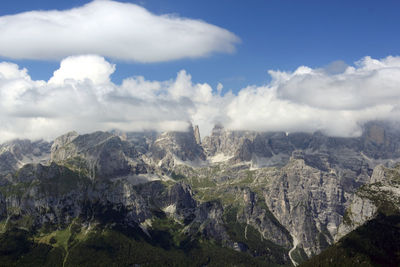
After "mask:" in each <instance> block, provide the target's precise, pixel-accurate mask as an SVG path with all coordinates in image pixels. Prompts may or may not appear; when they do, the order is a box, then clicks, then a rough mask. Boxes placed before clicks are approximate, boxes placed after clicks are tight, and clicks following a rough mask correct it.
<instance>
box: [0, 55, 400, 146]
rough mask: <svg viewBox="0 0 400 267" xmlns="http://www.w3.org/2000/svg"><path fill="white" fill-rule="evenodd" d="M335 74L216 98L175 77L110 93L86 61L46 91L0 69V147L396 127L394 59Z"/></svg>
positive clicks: (290, 75) (349, 132) (91, 60)
mask: <svg viewBox="0 0 400 267" xmlns="http://www.w3.org/2000/svg"><path fill="white" fill-rule="evenodd" d="M328 67H329V68H330V66H328ZM339 69H341V72H338V69H337V68H335V70H334V71H332V70H327V69H325V68H320V69H312V68H309V67H306V66H301V67H299V68H298V69H296V70H295V71H293V72H278V71H270V74H271V76H272V81H271V83H269V84H267V85H264V86H249V87H247V88H243V89H242V90H240V91H239V92H238V93H237V94H233V93H232V92H228V93H226V94H224V95H221V94H220V91H221V89H222V86H223V85H222V84H218V85H217V88H215V89H214V90H213V89H212V87H211V86H210V85H209V84H207V83H193V82H192V78H191V76H190V75H189V74H188V73H186V71H184V70H182V71H180V72H179V73H178V74H177V77H176V78H175V79H171V80H167V81H149V80H146V79H145V78H144V77H141V76H136V77H135V76H133V77H129V78H127V79H125V80H124V81H123V82H122V84H121V85H116V84H114V83H112V82H111V81H110V75H111V74H112V73H113V72H114V70H115V66H114V65H112V64H110V63H109V62H107V61H106V60H105V59H104V58H103V57H100V56H95V55H85V56H74V57H68V58H66V59H64V60H63V61H62V62H61V64H60V68H59V69H58V70H56V71H55V72H54V75H53V77H52V78H51V79H50V80H49V81H34V80H32V79H31V77H30V76H29V74H28V72H27V70H26V69H20V68H19V67H18V66H17V65H15V64H13V63H7V62H2V63H0V110H1V111H2V112H1V113H0V124H1V126H2V127H1V128H0V141H4V140H8V139H12V138H17V137H18V138H32V139H37V138H46V139H53V138H55V137H56V136H58V135H60V134H63V133H65V132H67V131H71V130H77V131H78V132H81V133H85V132H92V131H95V130H110V129H113V128H118V129H121V130H125V131H140V130H159V131H164V130H184V129H185V128H186V126H187V122H188V121H192V122H193V123H195V124H199V125H200V129H201V130H202V135H203V136H204V135H205V134H207V133H209V132H210V131H211V128H212V127H213V125H214V124H215V123H217V122H221V123H223V124H225V126H226V127H227V128H230V129H237V130H257V131H288V132H294V131H307V132H313V131H317V130H320V131H323V132H325V133H327V134H330V135H335V136H357V135H359V134H361V126H362V124H363V123H364V122H366V121H368V120H376V119H390V120H398V118H399V115H400V112H399V111H400V106H399V103H400V57H387V58H384V59H380V60H378V59H372V58H370V57H365V58H363V59H361V60H360V61H358V62H356V64H355V65H354V66H344V65H343V64H341V67H340V68H339Z"/></svg>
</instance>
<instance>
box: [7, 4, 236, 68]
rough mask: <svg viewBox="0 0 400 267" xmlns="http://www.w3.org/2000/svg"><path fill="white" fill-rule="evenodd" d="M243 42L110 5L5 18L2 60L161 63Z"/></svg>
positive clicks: (206, 27)
mask: <svg viewBox="0 0 400 267" xmlns="http://www.w3.org/2000/svg"><path fill="white" fill-rule="evenodd" d="M238 42H239V38H238V37H237V36H235V35H234V34H233V33H231V32H229V31H227V30H225V29H223V28H220V27H217V26H214V25H211V24H208V23H206V22H203V21H200V20H194V19H188V18H182V17H178V16H176V15H169V14H166V15H155V14H152V13H150V12H149V11H147V10H146V9H144V8H143V7H140V6H138V5H134V4H130V3H120V2H115V1H109V0H95V1H93V2H91V3H88V4H86V5H84V6H82V7H78V8H74V9H70V10H64V11H55V10H53V11H30V12H25V13H20V14H16V15H10V16H2V17H0V56H3V57H7V58H16V59H21V58H22V59H57V60H59V59H61V58H64V57H67V56H70V55H80V54H98V55H102V56H105V57H110V58H114V59H120V60H128V61H138V62H160V61H169V60H176V59H182V58H197V57H203V56H207V55H209V54H210V53H213V52H226V53H230V52H233V51H234V50H235V45H236V43H238Z"/></svg>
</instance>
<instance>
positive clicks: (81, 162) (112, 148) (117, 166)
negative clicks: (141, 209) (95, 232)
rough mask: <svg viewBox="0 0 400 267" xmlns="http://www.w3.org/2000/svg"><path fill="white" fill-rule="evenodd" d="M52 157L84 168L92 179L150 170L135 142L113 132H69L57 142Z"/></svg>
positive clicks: (60, 161) (59, 161)
mask: <svg viewBox="0 0 400 267" xmlns="http://www.w3.org/2000/svg"><path fill="white" fill-rule="evenodd" d="M51 151H52V153H51V159H52V160H53V161H54V162H58V163H67V164H71V165H73V166H74V167H75V168H83V169H85V170H86V171H87V172H89V176H90V177H91V178H92V179H95V178H100V179H109V178H114V177H119V176H124V175H129V174H131V173H132V174H139V173H147V166H146V164H145V163H144V162H143V161H142V159H141V158H140V157H139V154H138V152H137V151H136V150H135V148H134V147H133V145H131V144H130V143H129V142H127V141H122V140H121V138H120V137H118V136H115V135H113V134H111V133H105V132H95V133H92V134H86V135H77V134H76V133H74V132H72V133H68V134H67V135H64V136H61V137H59V138H57V139H56V140H55V141H54V144H53V145H52V148H51Z"/></svg>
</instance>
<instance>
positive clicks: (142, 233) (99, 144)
mask: <svg viewBox="0 0 400 267" xmlns="http://www.w3.org/2000/svg"><path fill="white" fill-rule="evenodd" d="M398 162H400V128H399V127H398V125H397V124H396V123H393V122H383V121H373V122H368V123H366V124H365V125H364V128H363V134H362V135H361V136H360V137H354V138H344V137H330V136H327V135H325V134H323V133H322V132H315V133H300V132H298V133H286V132H253V131H232V130H227V129H224V127H223V126H222V125H220V124H218V125H216V126H215V127H214V129H213V130H212V132H211V134H210V136H207V137H204V138H203V139H202V138H201V137H200V131H199V128H198V127H197V126H195V127H192V126H190V127H189V128H188V130H187V131H186V132H164V133H158V132H122V131H118V130H114V131H110V132H94V133H90V134H78V133H77V132H70V133H66V134H65V135H62V136H60V137H58V138H56V139H55V140H54V141H51V142H47V141H42V140H41V141H30V140H14V141H9V142H6V143H3V144H1V145H0V266H164V265H165V266H228V265H230V266H252V265H254V266H293V265H294V266H297V265H299V264H303V265H304V266H329V265H332V266H334V265H336V266H337V265H343V264H344V263H345V265H346V266H351V265H353V266H360V265H363V266H375V265H387V266H397V265H398V264H399V263H400V256H399V255H400V241H399V240H400V239H399V238H397V236H399V235H398V233H399V227H398V225H399V222H400V219H399V218H400V214H399V208H400V164H398Z"/></svg>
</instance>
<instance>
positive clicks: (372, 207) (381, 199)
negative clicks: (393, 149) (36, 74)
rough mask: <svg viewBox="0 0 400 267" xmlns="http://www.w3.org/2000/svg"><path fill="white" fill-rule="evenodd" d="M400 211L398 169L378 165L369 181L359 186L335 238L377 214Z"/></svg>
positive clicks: (389, 213) (399, 174)
mask: <svg viewBox="0 0 400 267" xmlns="http://www.w3.org/2000/svg"><path fill="white" fill-rule="evenodd" d="M378 212H380V213H384V214H388V215H391V214H392V213H398V212H400V169H399V166H396V167H395V168H386V167H384V166H383V165H378V166H377V167H376V168H375V169H374V171H373V174H372V176H371V180H370V181H369V183H367V184H365V185H363V186H362V187H361V188H359V189H358V190H357V192H356V194H355V196H354V199H353V201H352V202H351V204H350V205H349V207H348V208H347V210H346V214H345V216H344V219H343V221H342V223H341V224H340V226H339V229H338V235H337V236H336V240H339V239H340V238H341V237H343V236H345V235H346V234H347V233H349V232H351V231H353V230H354V229H356V228H357V227H359V226H361V225H363V224H364V223H365V222H367V221H369V220H371V219H373V218H375V217H376V216H377V214H378Z"/></svg>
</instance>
